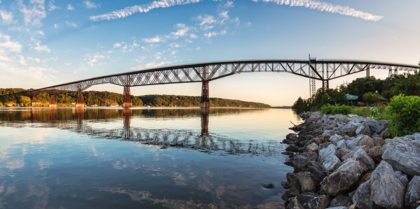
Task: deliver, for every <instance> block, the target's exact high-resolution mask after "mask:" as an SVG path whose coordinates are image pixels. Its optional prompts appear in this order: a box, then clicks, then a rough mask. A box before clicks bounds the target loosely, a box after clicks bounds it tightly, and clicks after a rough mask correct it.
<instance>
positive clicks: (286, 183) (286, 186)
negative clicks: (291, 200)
mask: <svg viewBox="0 0 420 209" xmlns="http://www.w3.org/2000/svg"><path fill="white" fill-rule="evenodd" d="M280 184H281V185H282V186H283V188H285V189H289V188H290V185H289V182H287V181H281V182H280Z"/></svg>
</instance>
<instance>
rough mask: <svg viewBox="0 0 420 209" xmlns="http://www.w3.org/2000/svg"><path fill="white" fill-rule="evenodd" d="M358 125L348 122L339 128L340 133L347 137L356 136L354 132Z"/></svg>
mask: <svg viewBox="0 0 420 209" xmlns="http://www.w3.org/2000/svg"><path fill="white" fill-rule="evenodd" d="M359 125H360V123H355V122H350V123H348V124H346V125H344V126H342V127H341V128H340V131H341V133H343V134H344V135H349V136H356V135H357V134H356V130H357V128H358V126H359Z"/></svg>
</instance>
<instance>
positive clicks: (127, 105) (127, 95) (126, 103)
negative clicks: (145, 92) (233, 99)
mask: <svg viewBox="0 0 420 209" xmlns="http://www.w3.org/2000/svg"><path fill="white" fill-rule="evenodd" d="M122 106H123V107H124V108H130V107H132V106H133V103H132V102H131V95H130V87H129V86H125V87H124V96H123V105H122Z"/></svg>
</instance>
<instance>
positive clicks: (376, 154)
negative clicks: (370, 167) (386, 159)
mask: <svg viewBox="0 0 420 209" xmlns="http://www.w3.org/2000/svg"><path fill="white" fill-rule="evenodd" d="M384 151H385V148H384V147H379V146H375V147H372V148H370V149H369V151H368V155H369V156H370V157H371V158H372V159H373V160H376V162H381V160H382V155H383V154H384Z"/></svg>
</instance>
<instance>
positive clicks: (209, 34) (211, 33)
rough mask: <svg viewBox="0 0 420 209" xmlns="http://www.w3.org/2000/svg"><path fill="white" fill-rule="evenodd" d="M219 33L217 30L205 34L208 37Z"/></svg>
mask: <svg viewBox="0 0 420 209" xmlns="http://www.w3.org/2000/svg"><path fill="white" fill-rule="evenodd" d="M218 34H219V33H216V32H208V33H205V34H204V36H205V37H207V38H211V37H213V36H217V35H218Z"/></svg>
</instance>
